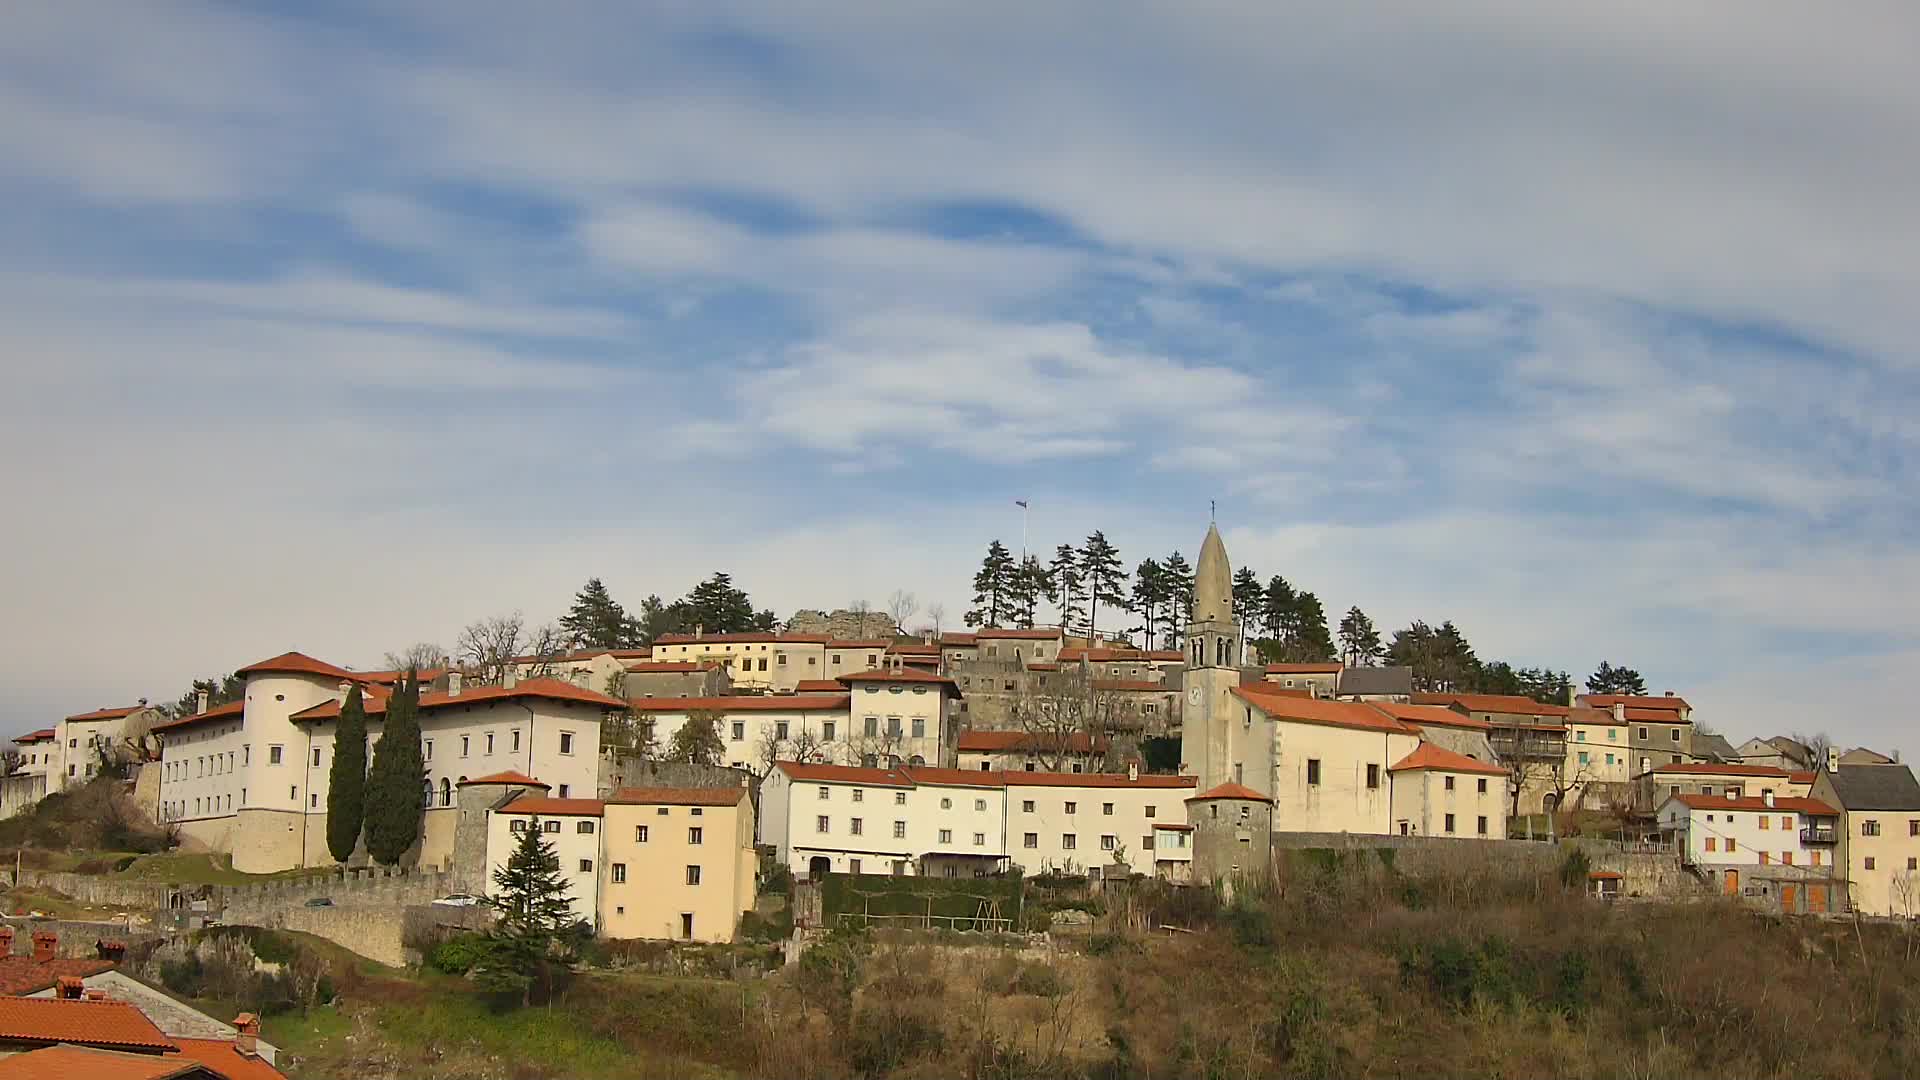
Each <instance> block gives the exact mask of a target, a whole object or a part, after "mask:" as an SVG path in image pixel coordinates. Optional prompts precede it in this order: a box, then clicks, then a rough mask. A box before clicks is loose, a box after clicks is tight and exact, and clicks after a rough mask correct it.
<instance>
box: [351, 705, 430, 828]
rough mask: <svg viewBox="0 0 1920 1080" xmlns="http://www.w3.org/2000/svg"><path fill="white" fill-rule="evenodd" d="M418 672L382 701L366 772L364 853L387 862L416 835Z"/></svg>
mask: <svg viewBox="0 0 1920 1080" xmlns="http://www.w3.org/2000/svg"><path fill="white" fill-rule="evenodd" d="M419 706H420V676H419V674H418V673H417V672H413V671H409V672H407V677H406V679H405V680H403V681H402V682H401V684H400V685H399V686H397V687H395V688H394V691H393V696H392V697H390V698H388V699H387V715H386V720H385V722H384V723H383V724H382V725H381V728H380V741H379V742H378V743H377V744H375V746H374V748H373V768H372V770H370V771H369V772H368V773H367V797H366V807H367V809H366V829H367V853H368V854H370V855H372V856H373V858H374V860H375V861H376V862H379V863H380V864H381V865H383V866H393V865H394V864H396V863H398V862H399V861H400V857H401V856H402V855H405V854H406V853H407V849H408V848H411V847H412V846H413V844H414V841H416V840H418V839H420V811H421V809H422V806H421V790H422V786H423V785H424V784H425V782H426V762H425V761H423V760H422V759H421V756H420V715H419Z"/></svg>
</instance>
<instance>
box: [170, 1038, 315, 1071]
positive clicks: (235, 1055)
mask: <svg viewBox="0 0 1920 1080" xmlns="http://www.w3.org/2000/svg"><path fill="white" fill-rule="evenodd" d="M173 1041H174V1042H177V1043H179V1044H180V1056H181V1057H183V1058H191V1059H193V1060H194V1061H197V1062H200V1063H201V1064H202V1065H205V1066H207V1067H208V1068H210V1069H212V1070H213V1071H214V1072H216V1073H219V1074H220V1075H221V1076H224V1077H226V1078H227V1080H286V1076H287V1074H286V1073H283V1072H281V1071H280V1070H279V1069H276V1068H274V1067H273V1066H272V1065H269V1064H267V1063H266V1062H265V1061H263V1060H261V1059H260V1058H257V1057H243V1056H241V1054H240V1052H239V1051H238V1050H235V1049H234V1048H233V1042H232V1041H231V1040H228V1039H175V1040H173ZM167 1056H168V1057H172V1056H173V1055H171V1054H169V1055H167Z"/></svg>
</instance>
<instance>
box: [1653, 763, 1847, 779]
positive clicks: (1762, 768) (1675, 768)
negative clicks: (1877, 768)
mask: <svg viewBox="0 0 1920 1080" xmlns="http://www.w3.org/2000/svg"><path fill="white" fill-rule="evenodd" d="M1653 771H1654V772H1657V773H1698V774H1700V775H1701V776H1764V777H1768V778H1770V779H1780V780H1787V779H1790V778H1791V777H1792V775H1793V774H1792V773H1789V772H1788V771H1787V770H1785V769H1776V768H1774V767H1773V766H1771V765H1716V764H1713V763H1711V762H1705V761H1701V762H1694V763H1692V764H1687V763H1684V762H1683V763H1681V764H1679V765H1673V764H1667V765H1655V766H1654V767H1653ZM1808 775H1812V774H1808Z"/></svg>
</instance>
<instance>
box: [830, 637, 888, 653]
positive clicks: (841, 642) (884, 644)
mask: <svg viewBox="0 0 1920 1080" xmlns="http://www.w3.org/2000/svg"><path fill="white" fill-rule="evenodd" d="M892 647H893V639H892V638H828V639H827V648H828V650H829V651H831V650H833V649H845V650H847V651H850V652H852V651H857V650H860V649H879V650H881V651H882V652H884V651H886V650H887V649H890V648H892Z"/></svg>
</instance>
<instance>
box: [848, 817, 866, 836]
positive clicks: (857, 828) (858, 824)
mask: <svg viewBox="0 0 1920 1080" xmlns="http://www.w3.org/2000/svg"><path fill="white" fill-rule="evenodd" d="M847 831H848V832H850V833H852V834H853V835H855V836H860V835H862V834H864V833H865V831H866V822H865V821H863V820H862V819H860V818H854V819H853V820H852V821H849V822H848V823H847Z"/></svg>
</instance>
